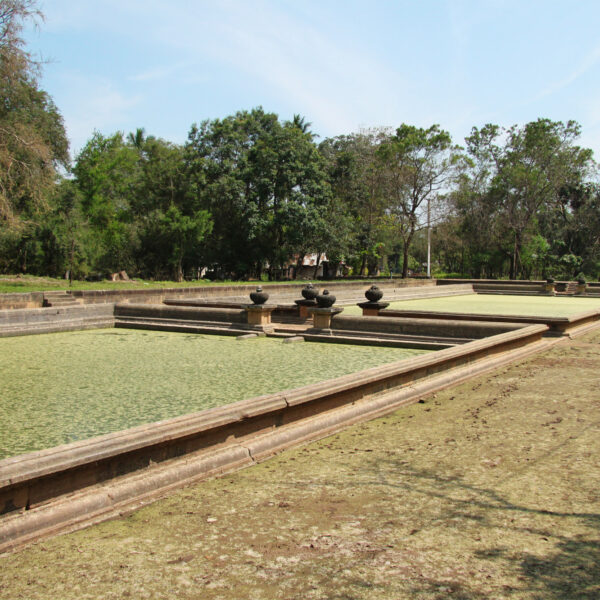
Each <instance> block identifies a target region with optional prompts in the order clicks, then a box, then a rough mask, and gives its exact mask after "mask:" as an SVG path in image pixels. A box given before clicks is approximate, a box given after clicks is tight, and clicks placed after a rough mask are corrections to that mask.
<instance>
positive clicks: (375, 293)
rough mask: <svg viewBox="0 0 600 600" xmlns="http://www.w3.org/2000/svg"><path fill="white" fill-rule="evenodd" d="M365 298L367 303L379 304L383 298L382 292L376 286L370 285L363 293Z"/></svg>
mask: <svg viewBox="0 0 600 600" xmlns="http://www.w3.org/2000/svg"><path fill="white" fill-rule="evenodd" d="M365 297H366V299H367V300H368V301H369V302H379V301H380V300H381V298H383V292H382V291H381V290H380V289H379V288H378V287H377V286H376V285H372V286H371V287H370V288H369V289H368V290H367V291H366V292H365Z"/></svg>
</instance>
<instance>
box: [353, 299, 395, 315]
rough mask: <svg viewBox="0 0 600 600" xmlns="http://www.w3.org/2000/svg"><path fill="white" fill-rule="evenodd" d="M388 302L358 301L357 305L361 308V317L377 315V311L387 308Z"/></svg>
mask: <svg viewBox="0 0 600 600" xmlns="http://www.w3.org/2000/svg"><path fill="white" fill-rule="evenodd" d="M389 305H390V303H389V302H359V303H358V306H360V307H361V308H362V314H363V317H378V316H379V311H380V310H383V309H384V308H387V307H388V306H389Z"/></svg>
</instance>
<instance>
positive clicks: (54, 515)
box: [0, 325, 548, 552]
mask: <svg viewBox="0 0 600 600" xmlns="http://www.w3.org/2000/svg"><path fill="white" fill-rule="evenodd" d="M546 330H547V328H546V327H545V326H543V325H532V326H529V327H525V328H522V329H520V330H518V331H512V332H509V333H505V334H502V335H497V336H492V337H490V338H487V339H484V340H476V341H474V342H470V343H468V344H464V345H462V346H458V347H455V348H449V349H447V350H441V351H440V352H435V353H431V354H428V355H424V356H419V357H416V358H413V359H409V360H404V361H399V362H396V363H391V364H388V365H383V366H380V367H375V368H372V369H368V370H365V371H361V372H359V373H353V374H350V375H346V376H343V377H339V378H336V379H333V380H329V381H325V382H321V383H317V384H313V385H309V386H304V387H301V388H297V389H294V390H287V391H283V392H280V393H276V394H270V395H266V396H261V397H257V398H252V399H248V400H243V401H241V402H237V403H234V404H231V405H229V406H225V407H219V408H216V409H210V410H207V411H203V412H200V413H196V414H191V415H184V416H182V417H177V418H175V419H169V420H165V421H160V422H157V423H151V424H148V425H142V426H139V427H136V428H133V429H129V430H126V431H121V432H117V433H114V434H108V435H105V436H101V437H97V438H92V439H89V440H84V441H81V442H75V443H72V444H66V445H63V446H59V447H57V448H51V449H48V450H43V451H40V452H34V453H31V454H24V455H20V456H15V457H12V458H8V459H4V460H2V461H0V515H1V516H0V552H3V551H7V550H10V549H13V548H15V547H18V546H19V545H22V544H24V543H27V542H30V541H32V540H35V539H39V538H40V537H42V536H44V535H50V534H54V533H57V532H59V531H61V530H64V529H72V528H77V527H82V526H85V525H86V524H89V523H90V522H94V521H99V520H102V519H107V518H111V517H112V516H114V515H116V514H119V512H120V511H122V510H124V509H127V508H128V507H132V506H137V505H139V503H140V502H143V501H147V500H150V499H152V498H155V497H156V496H158V495H161V494H164V493H166V492H167V491H169V490H171V489H173V488H175V487H179V486H182V485H184V484H186V483H190V482H192V481H197V480H199V479H203V478H206V477H210V476H215V475H218V474H220V473H224V472H227V471H231V470H232V469H237V468H241V467H243V466H247V465H250V464H253V463H254V462H255V461H257V460H262V459H264V458H266V457H268V456H271V455H273V454H275V453H277V452H279V451H281V450H283V449H285V448H287V447H290V446H293V445H295V444H299V443H303V442H305V441H308V440H311V439H317V438H320V437H323V436H325V435H329V434H331V433H334V432H335V431H338V430H339V429H341V428H342V427H345V426H347V425H349V424H352V423H355V422H357V421H361V420H365V419H369V418H374V417H376V416H381V415H384V414H386V413H389V412H391V411H392V410H394V409H396V408H398V407H399V406H401V405H403V404H406V403H408V402H414V401H416V400H417V399H418V398H419V397H420V396H421V395H423V394H426V393H430V392H431V391H434V390H437V389H442V388H443V387H446V386H448V385H451V384H453V383H455V382H456V381H460V380H461V379H462V380H464V379H466V378H468V377H470V376H472V375H473V374H475V373H481V372H485V371H486V370H489V369H491V368H494V367H497V366H499V365H500V364H506V363H507V362H509V361H511V360H515V359H516V358H521V357H523V356H526V355H528V354H530V353H532V352H535V351H537V350H539V349H542V348H545V347H547V344H548V342H546V343H545V344H544V343H542V342H540V340H541V336H542V334H543V333H544V332H545V331H546ZM407 384H410V385H407Z"/></svg>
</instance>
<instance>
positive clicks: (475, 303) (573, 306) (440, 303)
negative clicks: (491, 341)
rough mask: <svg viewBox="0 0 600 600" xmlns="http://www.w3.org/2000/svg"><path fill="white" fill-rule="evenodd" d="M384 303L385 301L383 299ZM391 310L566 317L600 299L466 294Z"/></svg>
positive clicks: (350, 309)
mask: <svg viewBox="0 0 600 600" xmlns="http://www.w3.org/2000/svg"><path fill="white" fill-rule="evenodd" d="M382 301H385V297H384V298H382ZM388 309H390V310H428V311H437V312H455V313H467V314H473V315H519V316H527V317H569V316H572V315H576V314H577V313H581V312H586V311H588V310H598V309H600V298H577V297H566V298H561V297H557V296H509V295H502V296H500V295H492V294H490V295H486V294H468V295H465V296H445V297H441V298H421V299H417V300H398V301H396V302H390V305H389V306H388ZM344 314H347V315H360V314H362V309H361V308H359V307H358V306H347V307H344Z"/></svg>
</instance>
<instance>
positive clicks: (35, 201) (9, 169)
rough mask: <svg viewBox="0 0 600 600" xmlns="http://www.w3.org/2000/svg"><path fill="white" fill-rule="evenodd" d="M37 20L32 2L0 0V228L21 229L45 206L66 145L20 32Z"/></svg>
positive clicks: (59, 119) (64, 164)
mask: <svg viewBox="0 0 600 600" xmlns="http://www.w3.org/2000/svg"><path fill="white" fill-rule="evenodd" d="M37 18H41V13H40V11H39V10H38V9H37V2H35V0H0V97H1V98H2V102H1V103H0V223H2V224H3V225H4V227H5V228H9V229H19V228H22V227H23V226H24V225H25V224H26V223H27V222H29V221H30V220H31V218H32V217H33V216H34V215H35V212H36V211H37V210H39V209H40V207H44V205H45V204H46V200H47V196H48V193H49V191H50V190H51V189H52V187H53V185H54V183H55V179H56V175H57V169H58V168H60V167H61V166H62V167H64V168H67V166H68V163H69V155H68V142H67V138H66V134H65V129H64V126H63V121H62V117H61V116H60V114H59V112H58V110H57V108H56V106H55V105H54V103H53V101H52V99H51V98H50V96H48V94H47V93H46V92H44V91H43V90H40V89H39V87H38V83H37V75H38V72H39V64H38V63H36V61H34V60H33V58H32V57H31V55H30V54H29V53H28V52H27V51H26V50H25V48H24V42H23V39H22V38H21V32H22V29H23V26H24V23H25V22H26V21H28V20H35V19H37Z"/></svg>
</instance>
